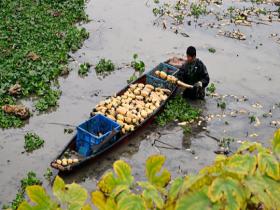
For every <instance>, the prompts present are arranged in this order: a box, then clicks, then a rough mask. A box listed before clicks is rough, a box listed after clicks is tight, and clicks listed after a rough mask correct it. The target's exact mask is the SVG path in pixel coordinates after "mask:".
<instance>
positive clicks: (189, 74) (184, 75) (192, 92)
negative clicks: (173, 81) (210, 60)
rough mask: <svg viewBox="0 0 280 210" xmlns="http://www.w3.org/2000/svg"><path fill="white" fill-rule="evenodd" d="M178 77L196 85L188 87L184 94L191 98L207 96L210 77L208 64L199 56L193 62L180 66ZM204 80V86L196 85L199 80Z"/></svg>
mask: <svg viewBox="0 0 280 210" xmlns="http://www.w3.org/2000/svg"><path fill="white" fill-rule="evenodd" d="M177 78H178V79H179V80H181V81H183V82H185V83H187V84H189V85H195V87H194V88H193V89H186V90H185V92H184V96H186V97H189V98H193V99H195V98H201V99H203V98H204V96H205V88H206V87H207V85H208V84H209V81H210V78H209V74H208V72H207V68H206V66H205V65H204V64H203V62H202V61H201V60H199V59H198V58H197V59H195V61H194V62H193V63H187V62H186V63H184V64H183V65H182V66H181V67H180V71H179V72H178V74H177ZM199 81H200V82H202V88H200V89H199V88H198V87H197V86H196V83H197V82H199Z"/></svg>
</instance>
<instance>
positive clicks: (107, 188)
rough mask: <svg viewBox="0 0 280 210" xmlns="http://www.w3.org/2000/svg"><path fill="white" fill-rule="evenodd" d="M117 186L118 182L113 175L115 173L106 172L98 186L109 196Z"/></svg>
mask: <svg viewBox="0 0 280 210" xmlns="http://www.w3.org/2000/svg"><path fill="white" fill-rule="evenodd" d="M116 185H117V181H116V179H115V177H114V175H113V172H111V171H110V172H106V173H105V174H104V175H103V176H102V177H101V179H100V180H99V182H98V184H97V186H98V188H99V190H100V191H102V192H103V193H105V194H106V195H109V194H110V193H111V192H112V191H113V190H114V188H115V187H116Z"/></svg>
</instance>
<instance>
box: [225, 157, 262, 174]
mask: <svg viewBox="0 0 280 210" xmlns="http://www.w3.org/2000/svg"><path fill="white" fill-rule="evenodd" d="M256 165H257V158H256V157H255V156H251V155H249V154H245V155H239V154H236V155H233V156H231V157H230V158H229V160H228V162H227V163H226V165H225V168H224V170H226V171H228V172H231V173H234V174H237V175H241V176H245V175H249V174H251V175H252V174H254V172H255V170H256Z"/></svg>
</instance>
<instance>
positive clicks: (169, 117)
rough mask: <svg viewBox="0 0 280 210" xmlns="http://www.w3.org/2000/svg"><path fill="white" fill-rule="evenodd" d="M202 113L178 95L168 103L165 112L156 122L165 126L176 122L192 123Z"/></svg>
mask: <svg viewBox="0 0 280 210" xmlns="http://www.w3.org/2000/svg"><path fill="white" fill-rule="evenodd" d="M200 113H201V111H200V110H198V109H196V108H194V107H192V106H191V105H190V104H188V102H187V101H186V100H185V99H184V98H183V97H182V96H180V95H178V96H176V97H175V98H172V99H171V100H170V101H169V102H168V103H167V105H166V107H165V109H164V111H163V112H162V113H161V114H160V115H159V116H158V117H157V118H156V122H157V123H158V124H159V125H161V126H164V125H166V124H167V123H168V122H171V121H174V120H179V121H181V122H182V121H191V120H194V119H197V118H198V117H199V115H200Z"/></svg>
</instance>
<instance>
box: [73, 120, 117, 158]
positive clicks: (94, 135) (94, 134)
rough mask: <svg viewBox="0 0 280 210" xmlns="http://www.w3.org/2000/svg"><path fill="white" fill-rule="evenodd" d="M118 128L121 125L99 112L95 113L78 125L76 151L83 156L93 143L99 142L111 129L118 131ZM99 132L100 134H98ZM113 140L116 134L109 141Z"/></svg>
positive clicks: (87, 152) (90, 150)
mask: <svg viewBox="0 0 280 210" xmlns="http://www.w3.org/2000/svg"><path fill="white" fill-rule="evenodd" d="M120 129H121V126H120V125H119V124H118V123H116V122H115V121H113V120H111V119H109V118H107V117H105V116H104V115H101V114H97V115H95V116H94V117H92V118H90V119H89V120H87V121H86V122H84V123H82V124H81V125H79V126H78V128H77V139H76V147H77V151H78V152H79V153H80V154H81V155H83V156H88V155H90V154H91V152H92V147H94V145H98V144H100V143H101V142H102V141H103V140H104V139H105V138H106V137H107V136H109V135H110V134H111V132H112V131H113V130H114V131H116V133H118V132H119V131H120ZM99 134H102V135H100V136H99ZM115 140H116V136H114V137H113V138H112V139H111V141H115Z"/></svg>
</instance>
